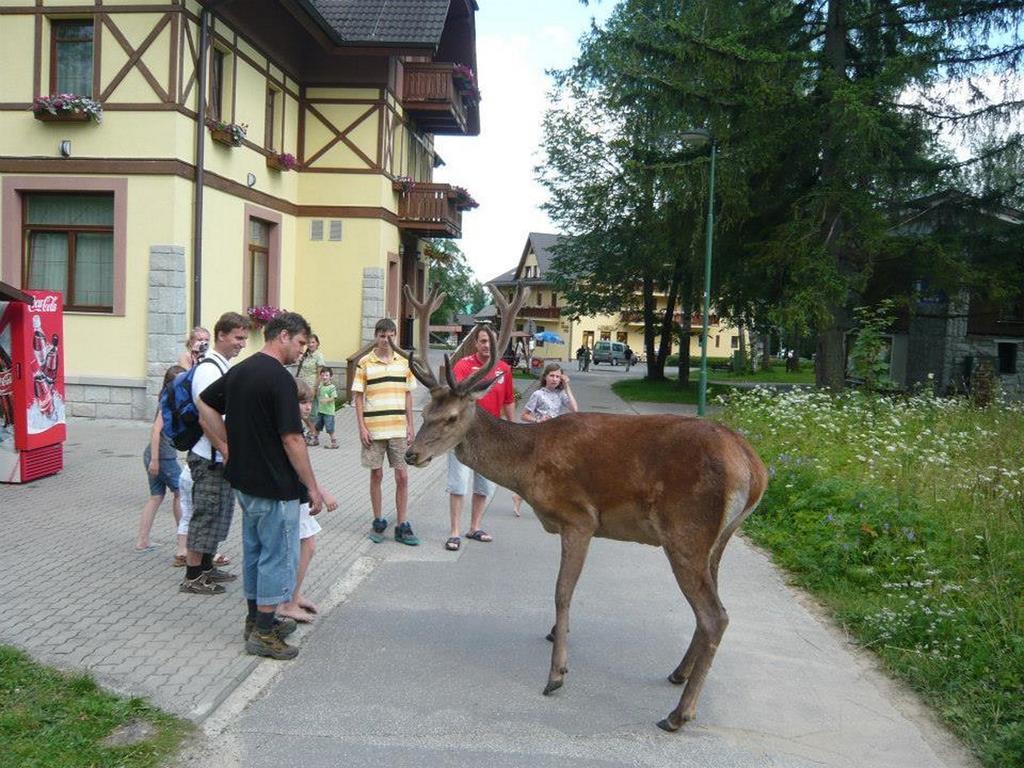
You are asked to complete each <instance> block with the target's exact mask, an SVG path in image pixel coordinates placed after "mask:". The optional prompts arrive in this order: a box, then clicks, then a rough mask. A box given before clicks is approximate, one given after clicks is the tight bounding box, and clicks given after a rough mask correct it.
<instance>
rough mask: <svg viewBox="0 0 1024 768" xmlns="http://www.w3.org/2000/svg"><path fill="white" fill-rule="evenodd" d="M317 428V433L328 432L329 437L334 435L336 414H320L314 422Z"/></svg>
mask: <svg viewBox="0 0 1024 768" xmlns="http://www.w3.org/2000/svg"><path fill="white" fill-rule="evenodd" d="M313 423H314V424H315V426H316V431H317V432H323V431H324V430H326V431H327V434H328V435H333V434H334V414H333V413H318V414H317V415H316V419H314V420H313Z"/></svg>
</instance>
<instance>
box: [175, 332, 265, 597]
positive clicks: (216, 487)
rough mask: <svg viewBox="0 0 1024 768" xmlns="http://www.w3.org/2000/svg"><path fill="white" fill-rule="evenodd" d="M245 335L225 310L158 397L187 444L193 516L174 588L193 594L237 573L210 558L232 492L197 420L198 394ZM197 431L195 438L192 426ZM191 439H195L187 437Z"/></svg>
mask: <svg viewBox="0 0 1024 768" xmlns="http://www.w3.org/2000/svg"><path fill="white" fill-rule="evenodd" d="M248 339H249V320H248V318H246V317H244V316H242V315H240V314H238V313H237V312H225V313H224V314H223V315H221V316H220V319H219V320H218V321H217V324H216V325H215V326H214V327H213V346H212V347H210V349H208V350H207V352H206V354H205V355H204V356H203V359H202V360H200V361H199V362H198V363H197V364H196V366H195V367H194V368H192V369H191V370H189V371H186V372H185V373H184V374H179V376H178V378H176V379H175V380H174V382H173V383H172V385H171V387H169V388H168V389H169V390H170V395H173V397H174V402H173V403H170V402H168V400H169V399H170V395H169V396H168V397H167V398H161V410H162V411H163V412H164V431H165V434H168V436H169V437H171V439H172V441H173V442H174V444H175V447H177V448H179V449H181V450H186V449H187V450H188V459H187V463H188V468H189V472H190V473H191V475H192V519H191V521H190V522H189V528H188V543H187V547H188V549H187V552H186V555H185V578H184V579H183V580H182V582H181V584H180V585H179V587H178V589H179V591H180V592H186V593H190V594H194V595H219V594H222V593H223V592H224V587H223V585H222V583H221V582H226V581H234V580H235V579H236V578H238V577H237V576H236V575H235V574H233V573H228V572H226V571H222V570H221V569H219V568H217V567H215V566H214V564H213V558H214V555H215V554H216V552H217V547H218V545H219V544H220V542H222V541H224V539H226V538H227V536H228V530H229V529H230V528H231V517H232V514H233V512H234V507H235V497H234V493H233V491H232V490H231V485H230V484H229V483H228V481H227V480H225V479H224V457H223V456H221V454H220V453H219V452H218V451H216V450H214V448H213V446H212V445H211V443H210V440H209V438H208V437H207V436H206V435H205V434H204V430H203V429H202V427H201V425H200V426H199V429H198V430H196V428H195V426H196V425H198V424H199V417H198V405H197V402H198V400H199V395H200V394H201V393H202V392H203V390H204V389H206V388H207V387H208V386H210V385H211V384H212V383H213V382H215V381H217V380H218V379H220V378H221V377H222V376H224V374H226V373H227V372H228V361H229V360H231V359H232V358H234V357H237V356H238V354H239V353H240V352H241V351H242V350H243V349H245V344H246V342H247V341H248ZM197 431H198V433H199V437H198V439H196V437H195V436H196V432H197ZM193 440H194V445H191V446H189V445H188V443H189V442H190V441H193Z"/></svg>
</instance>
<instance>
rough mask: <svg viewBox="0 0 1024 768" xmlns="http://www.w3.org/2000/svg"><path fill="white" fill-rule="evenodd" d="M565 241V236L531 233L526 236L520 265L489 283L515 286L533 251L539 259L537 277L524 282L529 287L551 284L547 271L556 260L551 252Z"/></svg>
mask: <svg viewBox="0 0 1024 768" xmlns="http://www.w3.org/2000/svg"><path fill="white" fill-rule="evenodd" d="M564 240H565V236H564V235H554V234H550V233H548V232H531V233H530V234H528V235H527V236H526V245H525V246H524V247H523V255H522V256H520V257H519V263H518V264H517V265H516V266H515V268H514V269H510V270H509V271H508V272H502V273H501V274H500V275H498V276H497V277H496V278H494V279H493V280H491V281H489V282H491V283H494V284H495V285H513V284H515V283H516V282H517V280H516V276H517V275H519V274H520V272H521V271H522V268H523V264H524V262H525V261H526V255H527V254H528V253H529V252H530V251H531V250H532V251H533V253H534V255H535V256H536V257H537V277H531V278H527V279H525V280H523V282H524V283H526V284H527V285H537V284H539V283H549V282H551V279H550V278H549V277H548V276H547V271H548V270H549V269H550V268H551V264H552V263H553V262H554V259H555V255H554V254H553V253H552V252H551V249H552V248H553V247H554V246H556V245H558V244H559V243H561V242H563V241H564Z"/></svg>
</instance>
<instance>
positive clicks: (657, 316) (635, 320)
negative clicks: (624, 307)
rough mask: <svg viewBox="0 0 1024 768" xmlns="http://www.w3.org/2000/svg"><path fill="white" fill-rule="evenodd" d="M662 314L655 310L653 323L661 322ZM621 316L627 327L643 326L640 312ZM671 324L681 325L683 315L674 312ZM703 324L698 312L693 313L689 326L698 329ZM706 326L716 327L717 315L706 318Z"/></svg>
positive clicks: (701, 316) (662, 311) (661, 310)
mask: <svg viewBox="0 0 1024 768" xmlns="http://www.w3.org/2000/svg"><path fill="white" fill-rule="evenodd" d="M664 314H665V310H663V309H656V310H654V321H655V322H656V323H657V322H661V318H662V315H664ZM621 316H622V322H624V323H627V324H629V325H643V324H644V313H643V311H641V310H632V311H628V312H623V313H622V315H621ZM672 322H673V323H678V324H679V325H682V323H683V313H682V312H676V313H675V314H674V315H672ZM703 324H704V316H703V315H702V314H701V313H699V312H694V313H693V317H691V318H690V326H691V327H693V326H696V327H698V328H699V327H700V326H702V325H703ZM708 325H709V326H710V325H718V315H709V316H708Z"/></svg>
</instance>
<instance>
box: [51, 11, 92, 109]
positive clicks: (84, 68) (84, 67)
mask: <svg viewBox="0 0 1024 768" xmlns="http://www.w3.org/2000/svg"><path fill="white" fill-rule="evenodd" d="M50 29H51V41H50V92H51V93H73V94H75V95H77V96H88V97H90V98H91V97H92V95H93V93H92V62H93V49H92V39H93V38H92V32H93V24H92V21H55V22H53V24H52V26H51V27H50Z"/></svg>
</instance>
